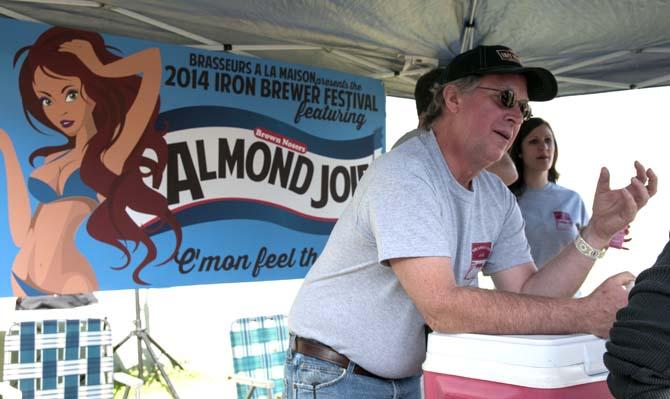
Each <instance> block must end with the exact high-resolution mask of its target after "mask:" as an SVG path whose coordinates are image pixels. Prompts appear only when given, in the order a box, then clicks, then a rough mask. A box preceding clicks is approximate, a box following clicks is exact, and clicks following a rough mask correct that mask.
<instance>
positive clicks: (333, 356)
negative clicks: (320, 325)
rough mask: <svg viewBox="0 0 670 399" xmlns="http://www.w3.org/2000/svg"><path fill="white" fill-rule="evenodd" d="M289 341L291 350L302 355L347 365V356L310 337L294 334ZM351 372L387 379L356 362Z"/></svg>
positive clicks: (344, 367)
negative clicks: (293, 337)
mask: <svg viewBox="0 0 670 399" xmlns="http://www.w3.org/2000/svg"><path fill="white" fill-rule="evenodd" d="M291 342H292V344H291V350H292V351H293V352H298V353H302V354H303V355H307V356H311V357H314V358H317V359H320V360H323V361H326V362H330V363H333V364H336V365H338V366H340V367H342V368H343V369H346V368H347V367H349V363H350V360H349V358H348V357H346V356H344V355H342V354H340V353H338V352H336V351H335V350H334V349H333V348H331V347H329V346H327V345H324V344H322V343H321V342H319V341H314V340H311V339H306V338H301V337H298V336H295V339H292V340H291ZM353 373H354V374H358V375H364V376H366V377H372V378H379V379H381V380H386V379H387V378H384V377H380V376H378V375H376V374H373V373H371V372H369V371H367V370H366V369H364V368H363V367H361V366H359V365H358V364H356V365H354V369H353Z"/></svg>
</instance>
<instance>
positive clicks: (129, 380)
mask: <svg viewBox="0 0 670 399" xmlns="http://www.w3.org/2000/svg"><path fill="white" fill-rule="evenodd" d="M114 381H116V382H118V383H121V384H123V385H126V386H129V387H131V388H135V389H138V388H139V387H141V386H142V385H144V381H142V380H140V379H139V378H137V377H133V376H132V375H130V374H126V373H122V372H118V371H115V372H114Z"/></svg>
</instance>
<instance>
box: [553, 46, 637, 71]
mask: <svg viewBox="0 0 670 399" xmlns="http://www.w3.org/2000/svg"><path fill="white" fill-rule="evenodd" d="M630 54H631V52H630V51H627V50H622V51H615V52H614V53H610V54H605V55H602V56H600V57H596V58H592V59H590V60H587V61H583V62H578V63H576V64H572V65H568V66H565V67H562V68H557V69H552V70H551V72H552V73H553V74H554V75H557V74H559V73H563V72H568V71H572V70H574V69H578V68H581V67H585V66H589V65H593V64H598V63H601V62H604V61H609V60H611V59H614V58H619V57H623V56H625V55H630Z"/></svg>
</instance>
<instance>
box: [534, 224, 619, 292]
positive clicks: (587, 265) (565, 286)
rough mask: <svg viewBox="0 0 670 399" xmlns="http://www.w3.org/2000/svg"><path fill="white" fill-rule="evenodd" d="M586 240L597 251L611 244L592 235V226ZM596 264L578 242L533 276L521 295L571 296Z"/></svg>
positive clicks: (587, 231) (586, 233)
mask: <svg viewBox="0 0 670 399" xmlns="http://www.w3.org/2000/svg"><path fill="white" fill-rule="evenodd" d="M583 237H584V239H585V240H586V242H588V243H589V244H590V245H591V246H593V247H595V248H598V249H600V248H604V247H606V246H607V242H608V241H607V240H606V239H603V238H599V237H597V236H596V235H594V234H592V233H591V232H590V231H589V229H588V227H587V229H586V230H585V231H584V235H583ZM594 263H595V261H594V260H593V259H591V258H589V257H587V256H585V255H584V254H582V253H581V252H579V251H578V250H577V248H576V247H575V245H574V243H570V244H568V245H567V246H566V247H565V248H563V250H562V251H561V252H560V253H559V254H558V255H556V257H554V258H553V259H552V260H550V261H549V262H547V264H545V265H544V266H543V267H542V268H541V269H540V270H539V271H538V272H537V273H535V274H534V275H533V276H531V277H530V278H529V279H528V281H526V283H525V284H524V285H523V287H522V289H521V292H522V293H524V294H531V295H542V296H551V297H571V296H573V295H574V294H575V292H577V290H578V289H579V287H580V286H581V285H582V284H583V283H584V280H586V276H588V274H589V272H590V271H591V268H592V267H593V264H594Z"/></svg>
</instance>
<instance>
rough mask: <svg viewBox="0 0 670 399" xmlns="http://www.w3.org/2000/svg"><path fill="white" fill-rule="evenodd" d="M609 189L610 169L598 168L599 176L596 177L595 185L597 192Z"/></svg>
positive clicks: (604, 191)
mask: <svg viewBox="0 0 670 399" xmlns="http://www.w3.org/2000/svg"><path fill="white" fill-rule="evenodd" d="M608 191H610V171H609V170H607V168H605V167H602V168H600V176H599V177H598V184H597V185H596V194H597V193H606V192H608Z"/></svg>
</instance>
